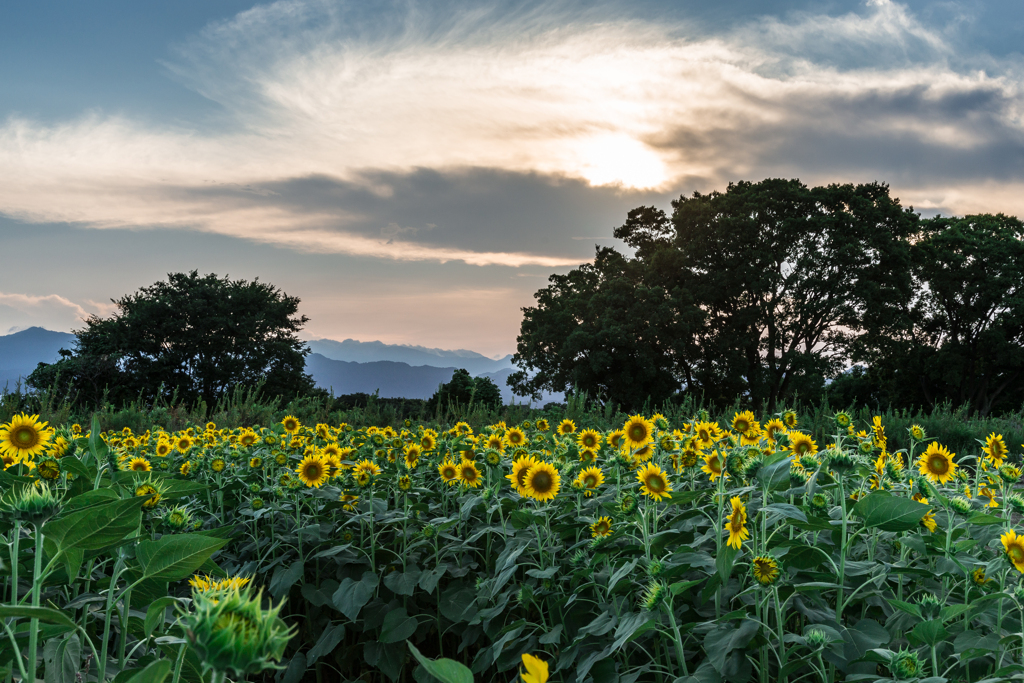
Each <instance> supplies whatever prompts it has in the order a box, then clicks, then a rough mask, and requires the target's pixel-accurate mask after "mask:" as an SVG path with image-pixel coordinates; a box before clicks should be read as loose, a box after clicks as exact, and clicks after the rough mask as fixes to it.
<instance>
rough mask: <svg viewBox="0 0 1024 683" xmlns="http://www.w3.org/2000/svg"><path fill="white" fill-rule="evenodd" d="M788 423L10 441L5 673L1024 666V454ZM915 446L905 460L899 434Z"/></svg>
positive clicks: (648, 675)
mask: <svg viewBox="0 0 1024 683" xmlns="http://www.w3.org/2000/svg"><path fill="white" fill-rule="evenodd" d="M816 434H817V433H816V432H812V431H811V430H810V429H808V425H807V424H806V422H805V423H803V424H802V421H801V417H800V416H798V414H797V413H796V412H794V411H792V410H785V411H782V412H779V413H777V414H769V415H760V416H757V415H755V414H754V413H753V412H751V411H747V410H736V411H733V414H732V415H731V416H729V417H727V418H726V419H721V420H713V419H712V417H711V416H710V415H709V414H707V412H704V411H699V410H698V411H695V412H694V413H693V414H691V415H683V414H672V415H671V416H670V417H666V416H664V415H661V414H654V415H651V416H646V415H632V416H628V417H627V418H626V419H624V420H621V421H618V422H617V423H616V424H615V425H613V428H608V427H607V426H605V427H601V426H599V425H598V424H597V422H594V423H589V424H588V423H587V422H584V421H583V420H578V421H577V420H574V419H572V418H568V417H566V418H563V419H559V420H549V419H547V418H543V417H541V418H534V419H525V420H521V421H518V422H507V421H500V422H497V423H494V424H489V425H478V426H477V427H476V428H474V427H472V426H471V425H470V424H469V423H467V422H458V423H456V424H454V425H448V424H445V425H442V424H438V423H430V424H418V423H414V422H413V421H411V420H408V421H405V422H404V423H399V424H397V425H394V426H390V425H381V426H366V425H352V424H345V423H333V424H327V423H308V424H304V423H303V421H302V420H301V419H299V418H297V417H295V416H293V415H287V416H285V417H284V419H282V420H280V421H276V420H275V421H274V422H272V423H269V424H263V425H260V426H253V427H233V428H229V427H218V425H217V424H215V423H214V422H209V423H206V424H196V425H192V426H189V427H187V428H183V429H174V430H170V429H168V430H164V429H162V428H160V427H157V426H154V427H152V428H151V429H148V430H147V431H145V432H133V431H132V430H131V429H129V428H124V429H121V430H119V431H115V430H112V429H108V430H105V431H101V423H100V421H99V419H98V418H97V419H94V420H93V422H92V424H91V425H87V427H86V428H83V427H81V426H79V425H77V424H74V425H61V426H59V427H56V428H55V427H51V426H49V425H48V424H47V423H46V422H44V421H43V420H41V419H40V418H39V417H38V416H36V415H28V414H16V415H14V416H12V417H11V418H10V419H9V421H7V422H6V423H4V424H3V425H2V427H0V454H2V458H3V467H4V468H3V470H2V472H0V489H2V495H0V507H2V510H3V514H2V517H0V534H2V535H3V538H4V542H5V544H6V549H7V552H6V553H4V555H3V557H2V563H0V577H2V585H0V587H2V590H3V593H2V595H3V605H0V620H2V622H0V623H3V626H4V634H3V638H2V639H0V675H2V676H3V678H4V679H5V680H7V681H11V680H20V681H28V680H36V679H39V678H42V679H43V680H44V681H45V682H46V683H51V682H53V683H72V681H74V682H75V683H78V682H82V683H85V682H88V681H102V682H106V681H110V680H114V681H117V682H118V683H122V682H127V681H133V682H134V683H161V682H163V681H170V682H171V683H179V682H180V681H188V682H189V683H200V682H201V681H209V682H211V683H221V682H222V681H224V680H233V681H237V680H243V679H245V680H253V681H257V680H260V681H268V682H269V681H272V680H273V681H276V682H277V683H296V682H298V681H300V680H308V681H314V680H315V681H317V682H318V683H320V682H322V681H354V680H356V679H360V680H363V681H381V682H383V681H396V682H397V681H400V682H402V683H405V682H408V681H414V682H416V683H429V682H430V681H434V680H438V681H442V683H470V681H473V680H476V681H512V680H519V679H521V680H522V681H524V682H525V683H545V681H547V680H551V681H565V682H566V683H569V682H572V683H588V682H590V681H593V683H635V682H637V681H657V682H665V683H713V682H716V681H728V682H730V683H732V682H737V683H738V682H742V681H761V682H768V681H771V682H775V681H790V682H793V683H796V682H797V681H862V682H868V681H889V680H919V681H929V682H931V683H941V682H942V681H971V682H973V683H981V682H991V681H1011V680H1021V679H1024V624H1022V620H1024V581H1022V576H1024V536H1018V535H1017V532H1018V530H1020V531H1024V526H1021V524H1020V518H1021V514H1024V498H1022V497H1021V496H1020V495H1019V493H1017V484H1018V481H1019V479H1020V477H1021V470H1020V451H1019V449H1018V448H1017V446H1016V445H1015V444H1013V443H1012V442H1011V443H1007V441H1006V439H1004V438H1003V436H1001V435H1000V434H997V433H995V432H992V433H990V434H988V435H986V436H984V437H983V438H981V439H977V440H976V441H975V443H974V444H972V445H971V446H970V447H969V448H966V449H961V450H960V451H959V452H954V451H953V450H951V449H950V448H949V447H948V446H947V445H944V444H942V443H940V442H938V441H937V440H936V439H934V438H933V437H931V436H930V435H929V434H928V433H927V428H926V427H924V426H922V425H921V424H913V423H912V424H910V425H909V426H906V427H900V432H899V433H897V432H896V431H895V429H894V428H893V427H892V426H891V425H887V424H886V423H885V421H884V420H883V419H882V418H881V417H880V416H871V417H870V418H869V419H867V420H864V421H858V420H855V419H854V418H853V417H851V415H849V414H847V413H846V412H838V413H834V414H832V415H830V427H829V433H828V434H827V436H826V437H825V438H822V437H820V436H817V438H816ZM900 444H905V446H900Z"/></svg>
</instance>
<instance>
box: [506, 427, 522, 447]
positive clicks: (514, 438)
mask: <svg viewBox="0 0 1024 683" xmlns="http://www.w3.org/2000/svg"><path fill="white" fill-rule="evenodd" d="M505 440H506V441H507V442H508V444H509V445H510V446H522V445H523V444H525V443H526V441H527V439H526V434H525V433H524V432H523V430H522V429H520V428H519V427H513V428H512V429H510V430H508V431H507V432H505Z"/></svg>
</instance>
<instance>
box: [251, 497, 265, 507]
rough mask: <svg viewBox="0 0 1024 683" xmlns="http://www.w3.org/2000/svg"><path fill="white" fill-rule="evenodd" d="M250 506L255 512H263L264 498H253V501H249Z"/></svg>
mask: <svg viewBox="0 0 1024 683" xmlns="http://www.w3.org/2000/svg"><path fill="white" fill-rule="evenodd" d="M249 505H250V506H251V507H252V509H253V510H262V509H263V499H262V498H258V497H257V498H253V499H252V500H250V501H249Z"/></svg>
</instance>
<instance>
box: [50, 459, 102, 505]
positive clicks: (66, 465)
mask: <svg viewBox="0 0 1024 683" xmlns="http://www.w3.org/2000/svg"><path fill="white" fill-rule="evenodd" d="M60 469H61V471H63V472H70V473H71V474H73V475H75V476H76V477H82V478H83V479H88V480H90V482H91V481H92V480H93V479H95V478H96V468H95V467H89V466H88V465H86V464H85V463H84V462H82V461H81V460H79V459H78V458H76V457H74V456H65V457H63V458H61V459H60ZM97 490H98V491H104V490H105V489H97ZM78 497H80V496H78Z"/></svg>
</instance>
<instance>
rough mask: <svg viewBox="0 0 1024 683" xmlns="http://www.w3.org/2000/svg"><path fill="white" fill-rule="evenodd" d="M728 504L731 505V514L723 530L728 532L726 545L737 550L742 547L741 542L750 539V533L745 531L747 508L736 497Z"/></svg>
mask: <svg viewBox="0 0 1024 683" xmlns="http://www.w3.org/2000/svg"><path fill="white" fill-rule="evenodd" d="M729 502H730V503H732V512H731V513H730V514H729V517H728V520H727V521H726V524H725V529H726V531H728V532H729V541H728V543H727V545H728V546H729V547H730V548H735V549H736V550H739V549H740V548H741V547H742V546H743V541H745V540H747V539H748V538H750V531H748V530H747V508H746V507H745V506H744V505H743V501H742V500H740V499H739V498H738V497H736V496H733V498H732V500H730V501H729Z"/></svg>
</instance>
